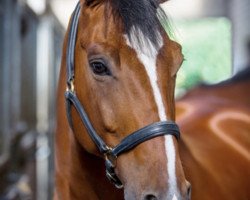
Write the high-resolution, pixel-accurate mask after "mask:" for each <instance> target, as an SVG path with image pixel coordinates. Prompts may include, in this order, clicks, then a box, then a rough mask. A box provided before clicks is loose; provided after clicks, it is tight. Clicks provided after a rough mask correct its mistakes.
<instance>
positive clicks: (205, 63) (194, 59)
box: [174, 18, 232, 95]
mask: <svg viewBox="0 0 250 200" xmlns="http://www.w3.org/2000/svg"><path fill="white" fill-rule="evenodd" d="M174 24H175V27H177V28H175V29H176V30H175V31H174V32H175V40H176V41H178V42H179V43H180V44H181V45H182V48H183V49H182V52H183V54H184V57H185V61H184V62H183V65H182V67H181V69H180V71H179V72H178V76H177V95H178V94H180V93H182V92H183V91H186V90H188V89H190V88H192V87H194V86H195V85H197V84H199V83H201V82H205V83H216V82H219V81H222V80H224V79H226V78H228V77H230V75H231V69H232V56H231V54H232V53H231V49H232V47H231V41H232V36H231V23H230V21H229V20H228V19H226V18H205V19H197V20H190V21H183V20H182V21H177V22H175V23H174Z"/></svg>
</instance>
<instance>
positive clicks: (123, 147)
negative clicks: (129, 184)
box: [65, 2, 180, 188]
mask: <svg viewBox="0 0 250 200" xmlns="http://www.w3.org/2000/svg"><path fill="white" fill-rule="evenodd" d="M80 10H81V6H80V2H78V4H77V6H76V8H75V10H74V12H73V15H72V19H71V23H70V29H69V37H68V46H67V55H66V59H67V90H66V92H65V98H66V109H67V117H68V121H69V124H70V126H71V127H72V118H71V106H74V107H75V108H76V110H77V112H78V114H79V116H80V118H81V121H82V123H83V124H84V126H85V127H86V129H87V132H88V134H89V136H90V138H91V139H92V140H93V142H94V143H95V144H96V146H97V148H98V149H99V151H100V153H101V154H103V155H104V158H105V166H106V175H107V177H108V179H109V180H110V181H111V182H112V183H113V184H114V185H115V186H116V187H117V188H122V187H123V185H122V182H121V181H120V179H119V178H118V176H117V175H116V173H115V167H116V159H117V157H118V156H119V155H120V154H122V153H124V152H126V151H129V150H131V149H133V148H135V147H136V146H137V145H139V144H140V143H142V142H145V141H147V140H150V139H152V138H155V137H158V136H163V135H173V136H175V137H176V139H179V138H180V131H179V128H178V126H177V124H176V123H174V122H172V121H162V122H156V123H153V124H151V125H148V126H146V127H143V128H142V129H139V130H137V131H135V132H134V133H132V134H130V135H128V136H127V137H125V138H124V139H123V140H122V141H121V142H120V143H119V144H118V145H117V146H115V147H110V146H108V145H107V144H106V143H105V142H104V141H103V140H102V138H100V136H99V135H98V134H97V133H96V131H95V129H94V127H93V126H92V124H91V122H90V120H89V118H88V115H87V113H86V112H85V110H84V107H83V106H82V104H81V102H80V101H79V99H78V98H77V95H76V91H75V90H74V54H75V43H76V37H77V27H78V20H79V15H80Z"/></svg>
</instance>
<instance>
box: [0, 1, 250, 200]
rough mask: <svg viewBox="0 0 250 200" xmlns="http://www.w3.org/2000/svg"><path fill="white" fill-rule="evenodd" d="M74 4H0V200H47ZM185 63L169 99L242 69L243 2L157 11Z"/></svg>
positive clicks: (177, 4) (246, 30)
mask: <svg viewBox="0 0 250 200" xmlns="http://www.w3.org/2000/svg"><path fill="white" fill-rule="evenodd" d="M76 3H77V1H76V0H0V82H1V83H0V113H1V114H0V200H10V199H25V200H26V199H36V200H47V199H51V196H52V193H53V133H54V123H55V94H56V93H55V92H56V87H57V79H58V73H59V69H60V59H61V49H62V42H63V37H64V33H65V29H66V27H67V24H68V20H69V17H70V14H71V13H72V11H73V9H74V7H75V5H76ZM162 7H163V9H164V10H165V11H166V13H167V14H168V16H169V20H170V22H171V27H172V30H171V31H169V30H167V31H168V32H169V34H170V35H171V37H172V38H173V39H174V40H176V41H178V42H179V43H180V44H181V45H182V46H183V53H184V56H185V62H184V63H183V66H182V68H181V70H180V71H179V74H178V80H177V90H176V95H177V96H180V95H182V94H184V93H185V91H187V90H188V89H190V88H192V87H194V86H195V85H197V84H199V83H201V82H206V83H216V82H219V81H222V80H225V79H227V78H229V77H231V76H232V75H233V74H235V73H237V72H238V71H240V70H241V69H243V68H244V67H246V66H247V65H248V64H249V57H248V54H247V48H246V46H247V45H246V44H247V43H248V42H249V41H250V23H249V19H250V12H249V11H250V1H249V0H209V1H207V0H171V1H169V2H167V3H165V4H163V5H162Z"/></svg>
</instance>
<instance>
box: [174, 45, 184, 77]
mask: <svg viewBox="0 0 250 200" xmlns="http://www.w3.org/2000/svg"><path fill="white" fill-rule="evenodd" d="M181 49H182V47H181V45H180V44H178V43H177V42H173V48H172V58H173V67H172V69H171V76H175V75H176V74H177V72H178V70H179V69H180V67H181V65H182V62H183V60H184V59H183V54H182V52H181Z"/></svg>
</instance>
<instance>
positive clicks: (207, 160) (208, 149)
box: [176, 68, 250, 200]
mask: <svg viewBox="0 0 250 200" xmlns="http://www.w3.org/2000/svg"><path fill="white" fill-rule="evenodd" d="M249 88H250V68H247V69H245V70H244V71H242V72H241V73H239V74H237V75H236V76H234V77H232V78H231V79H229V80H226V81H224V82H221V83H219V84H215V85H201V86H199V87H197V88H195V89H193V90H191V91H190V92H188V93H187V94H186V95H185V96H184V97H183V98H181V99H179V100H178V101H177V104H176V108H177V122H178V124H179V125H180V129H181V133H182V140H181V141H180V143H179V146H180V156H181V159H182V163H183V168H184V171H185V174H186V177H187V179H188V180H189V181H190V182H191V184H192V199H202V200H210V199H213V200H224V199H225V200H234V199H241V200H248V199H250V190H249V186H250V92H249Z"/></svg>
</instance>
